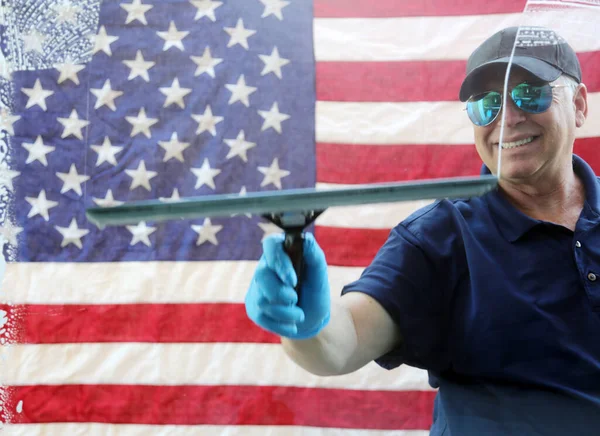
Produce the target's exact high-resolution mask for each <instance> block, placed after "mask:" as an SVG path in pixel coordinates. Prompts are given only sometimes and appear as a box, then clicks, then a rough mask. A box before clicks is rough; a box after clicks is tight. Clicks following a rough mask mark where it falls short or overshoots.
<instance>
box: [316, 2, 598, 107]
mask: <svg viewBox="0 0 600 436" xmlns="http://www.w3.org/2000/svg"><path fill="white" fill-rule="evenodd" d="M415 3H419V2H415ZM579 59H580V63H581V68H582V70H583V82H584V83H585V84H586V87H587V89H588V92H598V91H600V74H596V71H598V70H600V51H594V52H588V53H579ZM465 70H466V61H420V62H318V63H317V67H316V80H317V82H316V87H317V100H320V101H353V102H386V101H392V102H411V101H458V90H459V89H460V85H461V83H462V80H463V78H464V76H465Z"/></svg>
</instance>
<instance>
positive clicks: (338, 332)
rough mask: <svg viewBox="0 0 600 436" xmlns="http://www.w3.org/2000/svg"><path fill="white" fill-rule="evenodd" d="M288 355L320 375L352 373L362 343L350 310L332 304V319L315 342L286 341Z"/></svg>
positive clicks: (312, 340) (316, 337) (303, 366)
mask: <svg viewBox="0 0 600 436" xmlns="http://www.w3.org/2000/svg"><path fill="white" fill-rule="evenodd" d="M281 343H282V344H283V349H284V350H285V352H286V354H287V355H288V356H289V357H290V358H291V359H292V360H293V361H294V362H296V363H297V364H298V365H300V366H301V367H302V368H304V369H305V370H307V371H308V372H311V373H313V374H316V375H321V376H328V375H341V374H346V373H348V372H352V371H354V370H356V369H358V368H357V367H356V368H355V367H353V365H352V363H351V362H352V356H353V355H354V353H355V351H356V349H357V346H358V340H357V335H356V329H355V327H354V321H353V319H352V314H351V313H350V311H349V310H348V309H347V308H346V307H344V306H342V305H340V304H339V303H334V302H332V305H331V319H330V320H329V323H328V324H327V326H326V327H325V328H324V329H323V330H321V332H319V334H318V335H317V336H315V337H314V338H311V339H303V340H292V339H287V338H282V339H281Z"/></svg>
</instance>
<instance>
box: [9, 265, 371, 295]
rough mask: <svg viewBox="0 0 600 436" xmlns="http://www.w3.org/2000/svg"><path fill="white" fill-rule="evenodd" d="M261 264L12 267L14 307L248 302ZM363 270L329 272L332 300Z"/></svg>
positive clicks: (345, 269) (332, 268)
mask: <svg viewBox="0 0 600 436" xmlns="http://www.w3.org/2000/svg"><path fill="white" fill-rule="evenodd" d="M256 265H257V262H255V261H237V262H233V261H232V262H226V261H223V262H115V263H84V262H81V263H66V262H65V263H62V262H57V263H45V262H31V263H10V264H8V265H7V269H6V275H5V277H4V280H3V283H2V288H3V296H2V301H6V302H9V303H12V304H123V303H218V302H223V303H243V302H244V297H245V295H246V291H247V289H248V286H249V284H250V281H251V279H252V276H253V275H254V270H255V268H256ZM362 271H363V268H361V267H335V266H330V267H329V283H330V288H331V294H332V298H337V297H339V295H340V291H341V290H342V287H343V286H344V285H345V284H347V283H349V282H351V281H353V280H356V279H357V278H358V277H359V276H360V274H361V272H362Z"/></svg>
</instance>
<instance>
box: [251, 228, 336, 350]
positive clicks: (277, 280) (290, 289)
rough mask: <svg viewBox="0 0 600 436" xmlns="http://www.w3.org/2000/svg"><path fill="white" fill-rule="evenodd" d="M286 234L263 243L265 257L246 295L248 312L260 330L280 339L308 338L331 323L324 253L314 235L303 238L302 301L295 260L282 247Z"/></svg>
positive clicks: (268, 238)
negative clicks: (294, 265) (262, 329)
mask: <svg viewBox="0 0 600 436" xmlns="http://www.w3.org/2000/svg"><path fill="white" fill-rule="evenodd" d="M283 241H284V235H283V234H277V235H271V236H269V237H267V238H265V240H264V241H263V255H262V256H261V258H260V261H259V262H258V267H257V268H256V271H255V273H254V277H253V278H252V283H251V284H250V288H249V289H248V292H247V293H246V300H245V303H246V313H247V314H248V317H249V318H250V319H251V320H252V321H254V322H255V323H256V324H258V325H259V326H260V327H262V328H264V329H265V330H268V331H270V332H273V333H275V334H277V335H279V336H284V337H287V338H292V339H308V338H310V337H313V336H315V335H316V334H317V333H319V331H321V329H322V328H323V327H325V326H326V325H327V323H328V322H329V316H330V308H331V296H330V293H329V279H328V277H327V262H326V260H325V254H324V253H323V250H322V249H321V247H319V245H318V244H317V241H316V240H315V238H314V236H313V235H312V234H310V233H306V234H305V236H304V266H305V269H304V277H303V283H302V289H301V290H300V301H298V294H297V293H296V291H295V289H294V286H296V283H297V277H296V272H295V271H294V267H293V265H292V261H291V260H290V258H289V256H288V255H287V254H286V252H285V250H284V248H283Z"/></svg>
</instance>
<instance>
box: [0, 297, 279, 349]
mask: <svg viewBox="0 0 600 436" xmlns="http://www.w3.org/2000/svg"><path fill="white" fill-rule="evenodd" d="M0 309H3V310H5V311H7V312H9V313H11V312H12V313H15V314H17V317H18V319H19V325H18V328H19V332H18V334H17V335H16V336H17V337H16V338H13V339H16V341H17V342H19V343H26V344H58V343H86V342H155V343H174V342H195V343H202V342H203V343H207V342H210V343H214V342H237V343H239V342H246V343H248V342H252V343H277V342H279V340H278V338H277V337H276V336H275V335H273V334H271V333H269V332H266V331H264V330H263V329H261V328H259V327H258V326H256V325H255V324H254V323H253V322H252V321H250V319H249V318H248V316H247V315H246V310H245V308H244V305H243V304H241V303H239V304H218V303H211V304H98V305H33V304H32V305H15V306H0Z"/></svg>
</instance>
